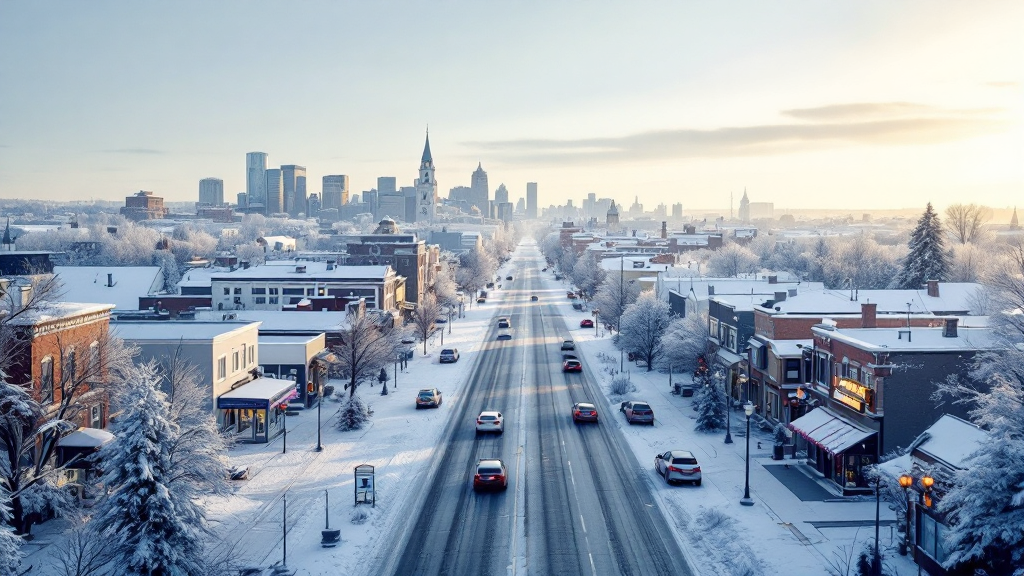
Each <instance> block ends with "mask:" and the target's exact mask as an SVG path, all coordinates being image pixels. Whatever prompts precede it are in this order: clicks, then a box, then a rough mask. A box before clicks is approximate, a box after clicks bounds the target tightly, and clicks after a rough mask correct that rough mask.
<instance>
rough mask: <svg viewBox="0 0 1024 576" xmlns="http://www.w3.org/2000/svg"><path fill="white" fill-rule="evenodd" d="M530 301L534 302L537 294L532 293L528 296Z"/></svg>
mask: <svg viewBox="0 0 1024 576" xmlns="http://www.w3.org/2000/svg"><path fill="white" fill-rule="evenodd" d="M530 301H531V302H536V301H537V295H536V294H534V295H532V296H530Z"/></svg>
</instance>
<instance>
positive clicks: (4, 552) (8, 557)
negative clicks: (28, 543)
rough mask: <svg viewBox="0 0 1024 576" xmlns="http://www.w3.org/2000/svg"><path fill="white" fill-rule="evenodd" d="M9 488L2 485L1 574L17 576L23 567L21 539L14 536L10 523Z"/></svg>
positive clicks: (0, 508)
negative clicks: (17, 572) (14, 575)
mask: <svg viewBox="0 0 1024 576" xmlns="http://www.w3.org/2000/svg"><path fill="white" fill-rule="evenodd" d="M10 500H11V499H10V498H9V497H8V495H7V488H5V487H4V486H3V484H0V573H2V574H15V573H16V571H17V569H18V566H20V565H21V557H22V554H21V538H19V537H18V536H17V535H15V534H14V528H11V527H10V526H9V525H8V523H9V522H10V521H11V513H10V509H9V507H8V503H9V502H10Z"/></svg>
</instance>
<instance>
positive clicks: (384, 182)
mask: <svg viewBox="0 0 1024 576" xmlns="http://www.w3.org/2000/svg"><path fill="white" fill-rule="evenodd" d="M397 193H398V180H397V179H396V178H395V177H394V176H378V177H377V194H397Z"/></svg>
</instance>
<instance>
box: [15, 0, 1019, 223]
mask: <svg viewBox="0 0 1024 576" xmlns="http://www.w3.org/2000/svg"><path fill="white" fill-rule="evenodd" d="M1022 23H1024V4H1021V3H1020V2H1010V1H1004V2H986V3H981V4H979V3H970V4H968V3H957V2H901V3H883V2H867V3H865V2H856V3H855V2H846V3H828V4H818V3H809V2H802V3H796V4H787V5H785V6H784V7H783V6H779V5H764V4H761V3H755V2H742V3H730V4H718V5H701V4H695V3H668V2H658V3H651V2H647V3H628V4H627V3H617V4H613V3H581V2H556V3H545V2H526V3H515V4H499V3H468V2H447V3H428V2H392V3H387V4H385V5H376V4H374V5H368V4H367V5H363V4H361V3H353V2H343V3H339V2H303V3H302V4H298V5H296V4H286V3H243V2H219V3H216V4H213V5H210V4H208V3H200V2H176V3H170V4H162V5H152V4H144V5H141V4H129V3H124V2H89V3H87V4H83V3H74V2H48V3H38V4H28V3H11V2H8V3H4V4H3V5H2V6H0V54H2V56H0V196H3V197H6V198H26V199H29V198H32V199H48V200H81V199H89V198H93V199H103V200H120V199H123V198H124V197H125V196H127V195H129V194H132V193H134V192H135V191H138V190H140V189H144V190H153V191H155V192H156V193H157V194H158V195H161V196H163V197H164V198H166V199H167V201H169V202H175V201H186V200H192V199H194V198H195V195H196V188H197V183H198V181H199V180H200V179H202V178H205V177H217V178H221V179H223V180H224V188H225V193H226V195H227V196H229V197H232V198H233V196H234V194H235V193H236V192H240V191H243V190H245V176H246V174H245V162H244V158H245V156H244V155H245V153H246V152H250V151H254V150H260V151H263V152H266V153H268V154H269V156H270V162H271V164H273V165H279V164H292V163H294V164H301V165H304V166H306V167H307V171H308V177H309V181H310V182H311V183H318V182H319V181H320V179H321V177H322V176H323V175H326V174H347V175H349V177H350V178H351V189H352V191H353V193H359V192H360V191H363V190H368V189H370V188H373V187H374V186H375V183H376V178H377V177H378V176H395V177H397V179H398V183H399V185H407V184H408V183H409V182H411V181H412V179H413V178H414V177H415V176H416V167H417V165H418V159H419V155H420V152H421V150H422V145H423V135H424V130H425V129H426V128H427V126H428V125H429V127H430V138H431V146H432V149H433V155H434V162H435V164H436V167H437V180H438V185H439V190H440V193H441V194H442V195H446V193H447V191H448V190H449V189H450V188H452V187H455V186H465V185H468V184H469V179H470V174H471V172H472V171H473V170H474V169H475V168H476V166H477V164H478V162H479V163H482V164H483V166H484V168H485V169H486V170H487V171H488V172H489V174H490V178H491V184H492V185H493V186H497V185H498V184H500V183H504V184H505V185H506V186H507V187H508V189H509V190H510V192H511V195H512V197H513V198H516V197H520V196H522V195H524V193H525V187H526V182H538V183H539V184H540V186H539V203H540V204H541V205H542V206H547V205H549V204H561V203H563V202H564V200H565V199H566V198H581V197H584V196H586V194H587V193H596V195H597V196H598V197H606V198H614V199H615V200H616V201H617V202H619V203H623V202H626V203H628V202H631V201H632V199H633V197H634V196H635V195H639V196H640V197H641V198H642V199H643V201H644V203H645V204H646V205H648V206H654V205H657V204H658V203H665V204H673V203H676V202H681V203H682V204H683V206H684V209H685V210H690V209H711V210H719V211H721V212H723V213H725V212H726V211H727V210H728V209H729V198H730V194H733V195H734V197H735V199H736V200H738V198H739V197H740V196H741V195H742V193H743V190H744V188H746V189H747V190H749V191H750V193H751V195H752V196H753V197H756V198H758V199H760V200H765V201H773V202H774V203H775V206H776V209H777V210H786V209H791V208H819V209H829V208H836V209H871V208H915V209H918V210H919V209H920V208H921V207H922V206H924V204H925V203H927V202H929V201H930V202H933V203H934V204H935V205H936V206H937V207H938V208H939V209H942V208H943V207H945V206H946V205H949V204H952V203H956V202H959V201H963V200H964V199H967V198H969V199H970V201H972V202H977V203H980V204H986V205H989V206H993V207H996V208H1006V207H1009V206H1012V205H1014V204H1015V203H1016V200H1017V199H1019V198H1022V191H1024V162H1021V161H1020V159H1021V157H1022V153H1024V115H1022V110H1024V106H1022V98H1021V95H1022V90H1024V85H1022V81H1024V78H1022V72H1021V71H1022V70H1024V24H1022ZM317 188H318V185H317V184H311V189H310V192H319V190H318V189H317Z"/></svg>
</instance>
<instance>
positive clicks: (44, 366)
mask: <svg viewBox="0 0 1024 576" xmlns="http://www.w3.org/2000/svg"><path fill="white" fill-rule="evenodd" d="M39 386H40V388H39V399H40V403H41V404H43V405H47V404H53V357H51V356H47V357H46V358H43V361H42V362H40V364H39Z"/></svg>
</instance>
